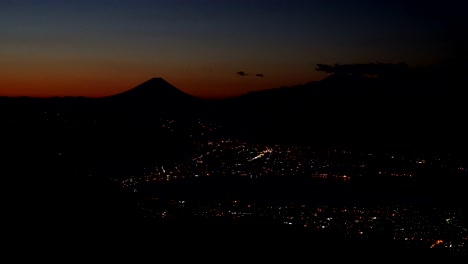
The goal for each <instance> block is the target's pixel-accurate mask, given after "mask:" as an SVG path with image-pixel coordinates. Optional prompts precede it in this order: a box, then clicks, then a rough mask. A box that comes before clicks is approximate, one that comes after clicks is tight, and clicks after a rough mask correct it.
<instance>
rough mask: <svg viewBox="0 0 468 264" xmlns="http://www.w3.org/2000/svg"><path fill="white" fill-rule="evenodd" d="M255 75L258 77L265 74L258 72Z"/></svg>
mask: <svg viewBox="0 0 468 264" xmlns="http://www.w3.org/2000/svg"><path fill="white" fill-rule="evenodd" d="M255 76H257V77H263V74H261V73H257V74H256V75H255Z"/></svg>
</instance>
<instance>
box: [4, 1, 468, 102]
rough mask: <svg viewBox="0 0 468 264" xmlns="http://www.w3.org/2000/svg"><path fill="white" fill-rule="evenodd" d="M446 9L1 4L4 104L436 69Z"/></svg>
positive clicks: (453, 18) (451, 39)
mask: <svg viewBox="0 0 468 264" xmlns="http://www.w3.org/2000/svg"><path fill="white" fill-rule="evenodd" d="M415 2H416V1H415ZM417 2H419V3H424V1H417ZM449 2H451V0H448V1H447V0H446V1H438V2H435V3H431V2H426V3H424V5H423V4H419V5H418V4H417V3H414V4H413V3H412V1H411V0H407V1H403V0H393V1H389V0H381V1H376V0H360V1H351V0H349V1H338V0H337V1H331V0H315V1H313V0H310V1H306V0H303V1H300V0H281V1H280V0H236V1H231V0H219V1H217V0H36V1H34V0H1V1H0V95H10V96H23V95H27V96H65V95H71V96H91V97H98V96H105V95H111V94H115V93H118V92H122V91H124V90H128V89H130V88H133V87H134V86H136V85H138V84H140V83H142V82H144V81H146V80H148V79H150V78H152V77H162V78H164V79H165V80H166V81H168V82H170V83H171V84H173V85H175V86H176V87H178V88H179V89H181V90H183V91H185V92H187V93H189V94H192V95H195V96H200V97H225V96H233V95H238V94H242V93H245V92H248V91H252V90H259V89H266V88H274V87H279V86H283V85H294V84H301V83H306V82H309V81H314V80H319V79H321V78H323V77H324V76H325V75H324V73H321V72H318V71H315V66H316V64H317V63H323V64H335V63H340V64H342V63H343V64H344V63H369V62H385V63H398V62H406V63H408V64H410V65H424V64H430V63H434V62H438V61H440V60H442V59H446V58H450V57H451V56H454V53H453V52H454V50H455V46H456V44H457V43H456V42H457V39H458V38H459V35H460V34H462V33H460V32H459V29H460V28H463V26H460V22H461V19H462V17H463V16H465V15H464V14H462V11H461V10H464V9H462V8H460V6H457V5H455V4H449ZM454 2H455V1H454ZM456 2H459V1H456ZM461 2H462V1H460V3H461ZM455 55H456V54H455ZM239 71H243V72H245V73H247V74H248V75H247V76H240V75H239V74H237V72H239ZM256 74H263V76H264V77H257V76H255V75H256Z"/></svg>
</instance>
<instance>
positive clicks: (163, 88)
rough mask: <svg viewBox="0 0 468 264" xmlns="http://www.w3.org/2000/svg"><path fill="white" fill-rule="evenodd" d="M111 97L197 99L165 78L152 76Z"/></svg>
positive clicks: (163, 99)
mask: <svg viewBox="0 0 468 264" xmlns="http://www.w3.org/2000/svg"><path fill="white" fill-rule="evenodd" d="M110 97H111V98H125V99H132V100H140V101H148V100H152V101H153V100H156V101H161V102H164V101H166V100H174V99H176V98H177V100H196V97H194V96H192V95H189V94H187V93H185V92H183V91H181V90H179V89H177V88H176V87H175V86H173V85H172V84H170V83H168V82H167V81H166V80H164V79H163V78H152V79H150V80H148V81H146V82H144V83H142V84H140V85H138V86H136V87H135V88H132V89H130V90H127V91H124V92H122V93H118V94H115V95H112V96H110Z"/></svg>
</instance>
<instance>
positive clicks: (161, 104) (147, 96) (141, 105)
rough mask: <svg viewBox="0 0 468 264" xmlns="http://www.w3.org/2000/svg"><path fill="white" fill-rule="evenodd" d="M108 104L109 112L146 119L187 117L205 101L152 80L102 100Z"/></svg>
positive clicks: (170, 85) (157, 79) (160, 80)
mask: <svg viewBox="0 0 468 264" xmlns="http://www.w3.org/2000/svg"><path fill="white" fill-rule="evenodd" d="M101 100H102V101H104V102H106V104H107V105H106V108H107V110H111V111H112V112H115V111H117V112H122V111H123V112H125V113H127V114H134V115H139V117H146V116H148V115H149V116H151V115H155V114H156V115H158V114H163V115H169V116H171V115H177V116H184V115H185V116H187V115H191V114H192V113H196V112H197V109H200V108H201V107H202V106H201V104H202V103H203V100H202V99H200V98H198V97H195V96H192V95H190V94H187V93H185V92H183V91H181V90H179V89H177V88H176V87H175V86H173V85H172V84H170V83H169V82H167V81H166V80H164V79H163V78H152V79H149V80H147V81H146V82H143V83H141V84H140V85H138V86H136V87H134V88H132V89H130V90H127V91H124V92H121V93H118V94H115V95H111V96H107V97H104V98H101Z"/></svg>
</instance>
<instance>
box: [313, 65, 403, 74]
mask: <svg viewBox="0 0 468 264" xmlns="http://www.w3.org/2000/svg"><path fill="white" fill-rule="evenodd" d="M315 70H317V71H323V72H328V73H356V74H369V75H385V74H394V73H402V72H405V71H407V70H408V65H407V64H405V63H399V64H387V63H366V64H335V65H327V64H317V68H316V69H315Z"/></svg>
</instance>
